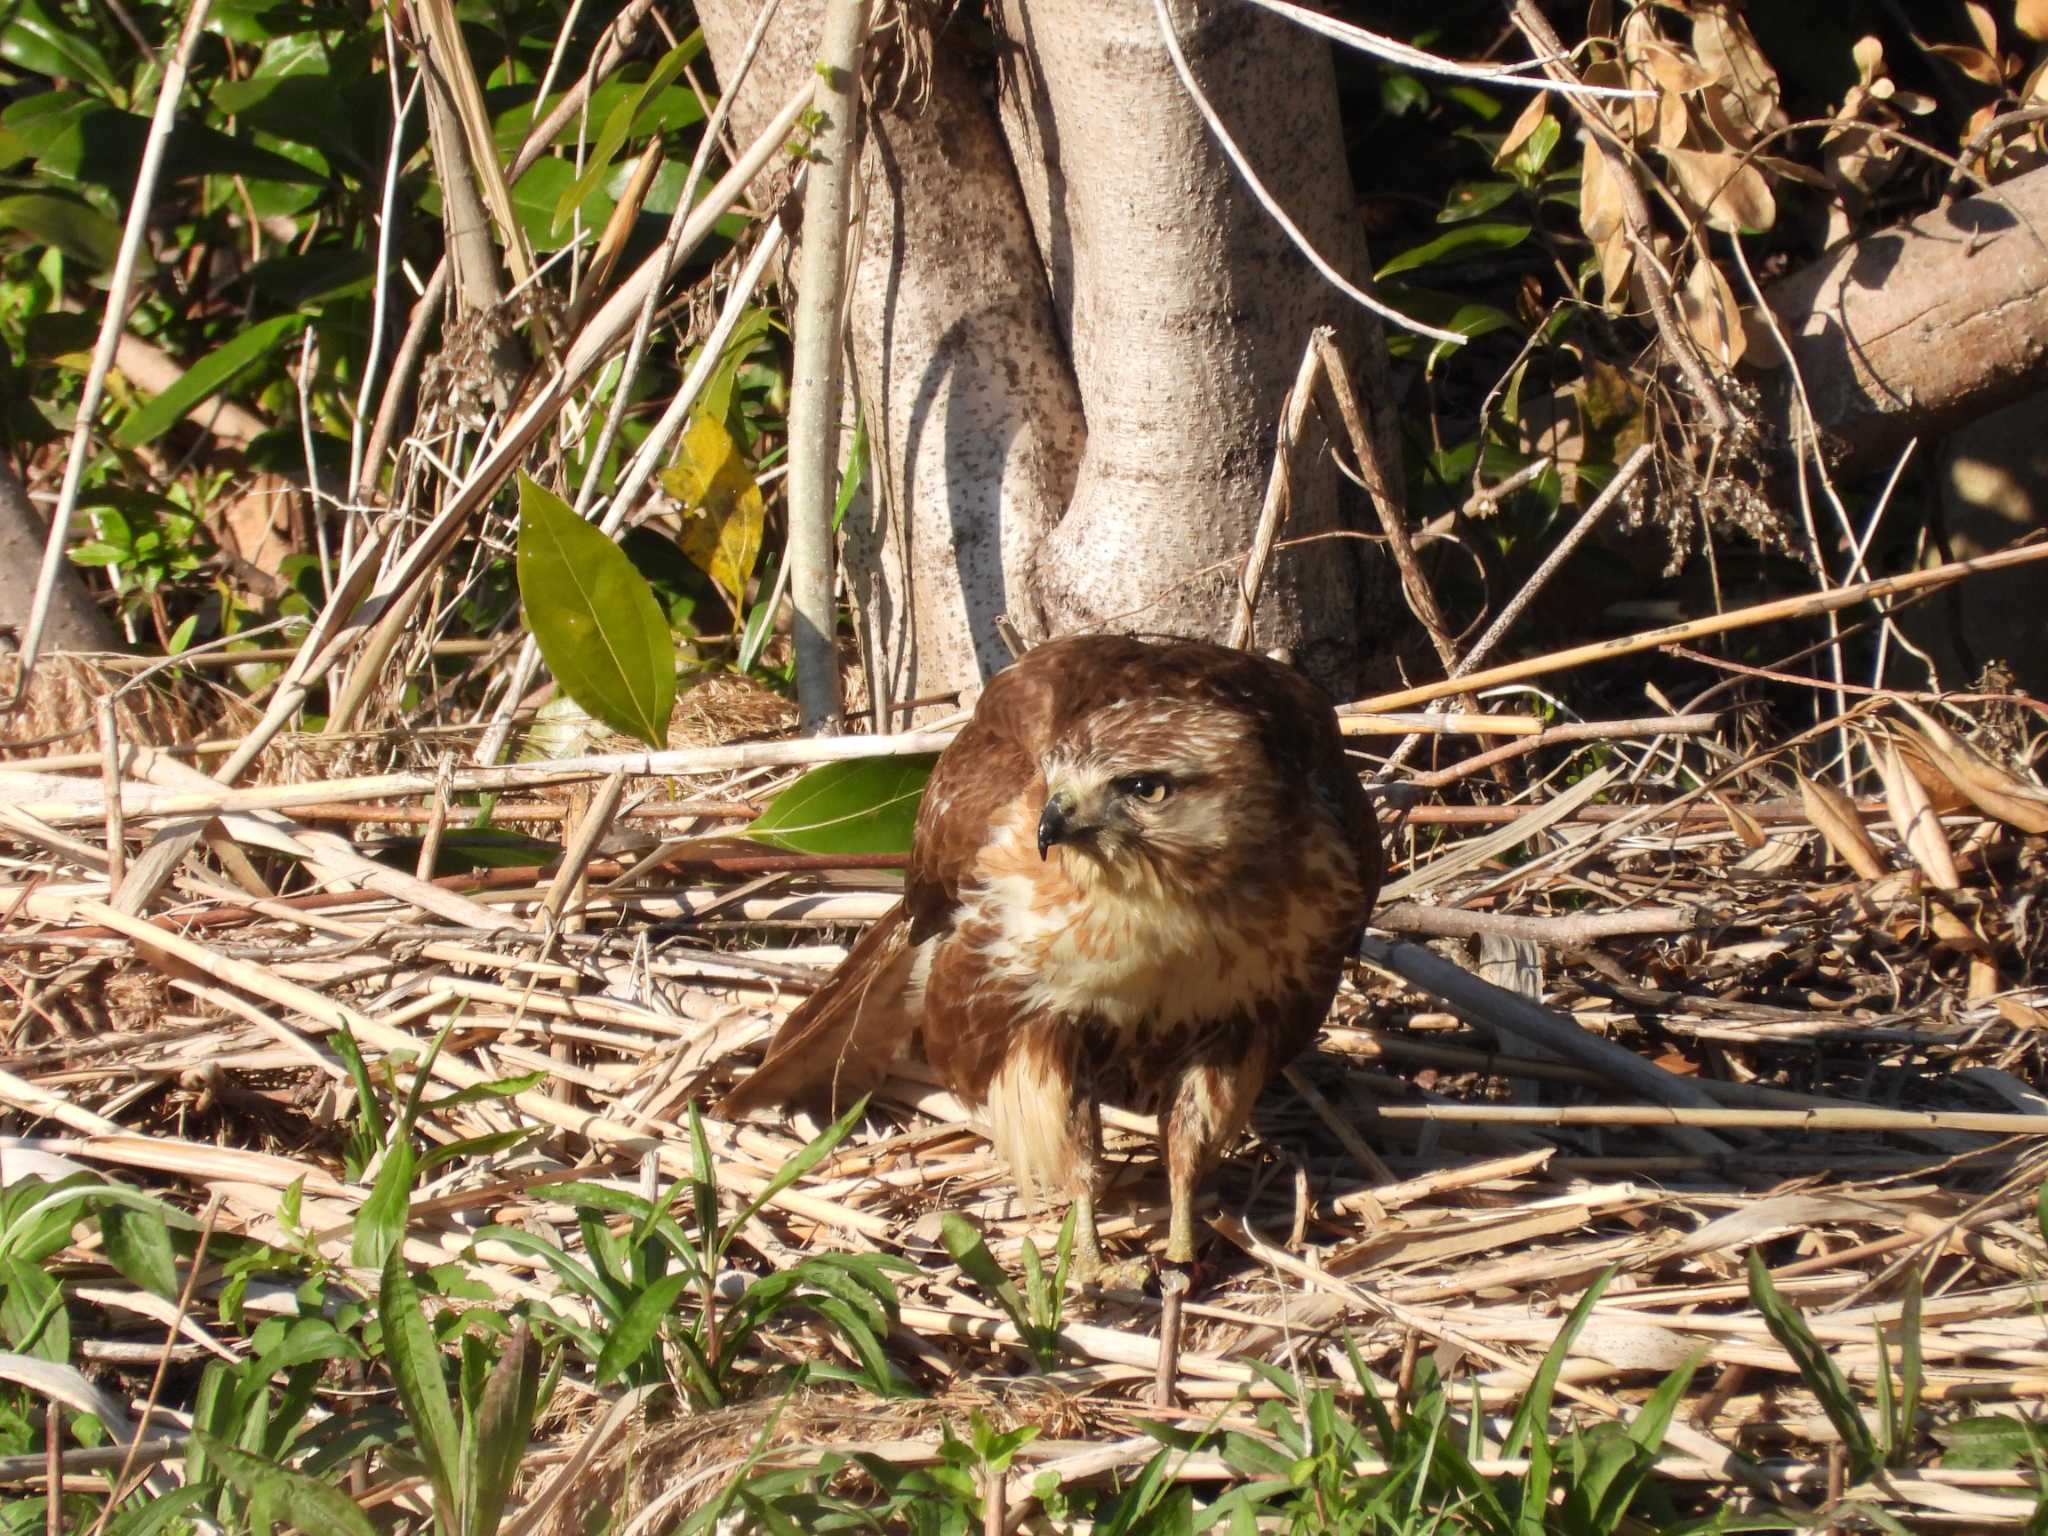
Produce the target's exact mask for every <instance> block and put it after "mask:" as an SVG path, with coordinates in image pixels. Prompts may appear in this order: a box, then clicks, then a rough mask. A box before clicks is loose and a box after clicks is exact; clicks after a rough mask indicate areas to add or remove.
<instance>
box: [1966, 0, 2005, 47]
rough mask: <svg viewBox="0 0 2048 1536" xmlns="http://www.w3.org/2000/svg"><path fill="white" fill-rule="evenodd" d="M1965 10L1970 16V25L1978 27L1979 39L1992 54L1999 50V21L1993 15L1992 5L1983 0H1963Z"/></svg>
mask: <svg viewBox="0 0 2048 1536" xmlns="http://www.w3.org/2000/svg"><path fill="white" fill-rule="evenodd" d="M1963 12H1964V14H1965V15H1967V16H1968V17H1969V18H1970V25H1971V26H1973V27H1975V28H1976V29H1977V41H1978V42H1980V43H1982V44H1983V45H1984V51H1985V52H1986V53H1990V54H1996V53H1997V52H1998V23H1997V21H1996V20H1994V19H1993V17H1992V15H1991V7H1990V6H1988V5H1985V4H1983V3H1982V0H1963Z"/></svg>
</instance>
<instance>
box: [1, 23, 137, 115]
mask: <svg viewBox="0 0 2048 1536" xmlns="http://www.w3.org/2000/svg"><path fill="white" fill-rule="evenodd" d="M0 59H5V60H6V61H7V62H8V63H10V64H15V65H19V66H20V67H21V68H23V69H27V70H33V71H34V72H35V73H36V74H39V75H49V76H51V77H53V78H55V79H59V80H77V81H81V82H88V83H90V84H91V85H92V86H93V88H94V89H95V90H97V91H98V92H99V94H100V95H102V96H105V97H107V98H108V99H109V100H112V101H115V102H117V103H120V104H122V105H125V104H126V103H127V100H128V93H127V92H126V91H124V90H122V89H121V83H120V81H118V80H117V79H115V78H114V72H113V71H112V70H111V69H109V68H108V67H107V59H106V55H105V54H103V53H101V52H100V51H99V49H97V48H95V47H94V46H93V45H92V44H91V43H90V42H88V41H87V40H86V39H85V38H83V37H81V36H79V33H78V28H77V27H75V26H73V25H71V24H70V23H69V22H66V21H62V20H59V19H58V18H57V17H54V16H52V15H51V14H50V13H49V12H48V11H47V10H45V9H44V8H43V6H42V4H41V3H40V0H12V3H11V4H10V5H9V6H8V7H7V23H6V25H5V26H0Z"/></svg>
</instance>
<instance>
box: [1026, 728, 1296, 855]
mask: <svg viewBox="0 0 2048 1536" xmlns="http://www.w3.org/2000/svg"><path fill="white" fill-rule="evenodd" d="M1039 771H1040V773H1041V775H1042V776H1043V778H1044V780H1045V791H1046V793H1045V808H1044V810H1043V811H1041V812H1040V814H1039V818H1038V853H1039V857H1040V858H1041V859H1050V858H1051V857H1052V853H1053V849H1054V848H1055V847H1058V848H1060V849H1062V850H1064V853H1063V855H1062V857H1063V859H1064V862H1065V864H1066V868H1067V870H1068V872H1069V873H1070V874H1071V875H1072V876H1073V877H1074V878H1076V879H1077V880H1079V881H1081V882H1083V883H1094V882H1096V881H1103V882H1106V883H1108V884H1111V885H1127V884H1131V883H1135V882H1144V883H1153V882H1159V883H1162V884H1165V883H1170V884H1173V885H1177V886H1180V887H1182V888H1201V887H1209V886H1212V885H1215V884H1219V883H1221V882H1223V881H1226V880H1228V879H1230V878H1231V877H1232V876H1234V875H1235V873H1236V872H1237V868H1238V865H1239V863H1240V861H1241V860H1242V858H1243V857H1244V856H1245V855H1246V854H1247V853H1251V852H1254V851H1263V850H1264V849H1265V847H1266V846H1267V842H1266V840H1267V839H1268V838H1269V837H1270V836H1271V835H1272V834H1273V833H1274V832H1275V831H1277V828H1278V824H1279V815H1278V799H1277V790H1278V785H1277V784H1276V782H1275V776H1274V774H1273V771H1272V768H1271V765H1270V764H1269V763H1268V761H1267V756H1266V752H1265V750H1264V747H1263V745H1262V744H1261V742H1260V741H1259V739H1258V736H1257V733H1256V731H1255V729H1254V727H1253V722H1252V721H1251V720H1249V719H1248V718H1247V717H1246V716H1245V715H1243V714H1241V713H1240V712H1238V711H1236V710H1233V709H1230V708H1228V707H1227V706H1225V705H1221V704H1218V703H1212V702H1208V701H1200V700H1194V701H1190V700H1165V699H1127V700H1121V701H1119V702H1117V703H1115V704H1112V705H1109V706H1107V707H1105V708H1102V709H1098V710H1094V711H1091V712H1090V713H1088V714H1086V715H1084V716H1083V717H1082V718H1081V719H1079V720H1078V721H1075V722H1074V723H1073V724H1072V725H1071V726H1070V727H1069V729H1068V730H1066V731H1065V732H1063V733H1062V734H1061V736H1060V738H1059V739H1058V740H1057V741H1055V742H1054V744H1053V746H1052V747H1051V749H1050V750H1049V751H1047V752H1046V754H1045V755H1044V757H1043V758H1042V759H1041V760H1040V763H1039Z"/></svg>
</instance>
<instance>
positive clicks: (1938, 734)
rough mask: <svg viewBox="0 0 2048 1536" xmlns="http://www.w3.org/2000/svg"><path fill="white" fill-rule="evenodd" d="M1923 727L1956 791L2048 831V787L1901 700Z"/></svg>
mask: <svg viewBox="0 0 2048 1536" xmlns="http://www.w3.org/2000/svg"><path fill="white" fill-rule="evenodd" d="M1899 707H1900V708H1901V709H1903V710H1905V711H1906V712H1907V713H1908V714H1910V715H1911V716H1912V717H1913V720H1914V723H1915V724H1917V725H1918V726H1919V727H1920V735H1921V739H1922V744H1923V750H1924V751H1925V753H1926V754H1927V756H1928V758H1929V760H1930V764H1931V765H1932V766H1933V767H1935V768H1937V769H1938V770H1939V771H1940V773H1941V774H1942V775H1943V776H1944V777H1945V778H1947V780H1948V781H1949V783H1950V784H1951V785H1952V786H1953V787H1954V789H1955V791H1956V792H1957V794H1959V795H1960V796H1961V797H1962V798H1963V799H1965V800H1967V801H1968V802H1969V803H1970V804H1971V805H1973V806H1975V807H1976V808H1977V809H1978V810H1980V811H1982V812H1983V813H1984V814H1985V815H1986V816H1991V817H1995V818H1996V819H1997V820H1999V821H2002V822H2004V823H2005V824H2006V825H2007V826H2010V827H2017V828H2018V829H2019V830H2020V831H2022V832H2031V833H2042V832H2048V790H2042V789H2040V788H2038V787H2036V786H2035V785H2032V784H2029V783H2028V782H2027V781H2026V780H2025V779H2022V778H2020V777H2019V776H2018V775H2017V774H2015V773H2012V772H2010V771H2008V770H2007V769H2005V768H2002V767H2000V766H1999V765H1998V764H1997V763H1994V762H1993V761H1992V760H1991V759H1990V758H1988V757H1986V756H1985V755H1984V754H1983V753H1982V752H1979V751H1978V750H1977V749H1976V748H1975V747H1973V746H1971V745H1970V744H1969V743H1968V742H1967V741H1964V740H1963V739H1962V738H1961V737H1959V736H1957V735H1956V734H1955V733H1954V732H1953V731H1951V730H1949V728H1948V727H1947V726H1945V725H1943V724H1942V723H1941V722H1940V721H1939V720H1937V719H1935V718H1934V717H1933V716H1932V715H1930V714H1928V713H1927V711H1925V710H1923V709H1917V708H1915V707H1914V706H1913V705H1911V704H1909V703H1906V702H1905V701H1904V700H1901V701H1900V704H1899Z"/></svg>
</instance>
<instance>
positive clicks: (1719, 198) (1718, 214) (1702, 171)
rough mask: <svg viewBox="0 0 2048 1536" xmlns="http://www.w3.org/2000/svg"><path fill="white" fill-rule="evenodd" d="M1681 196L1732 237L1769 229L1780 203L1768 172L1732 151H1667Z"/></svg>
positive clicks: (1707, 219) (1681, 198)
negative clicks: (1767, 176)
mask: <svg viewBox="0 0 2048 1536" xmlns="http://www.w3.org/2000/svg"><path fill="white" fill-rule="evenodd" d="M1664 159H1665V162H1666V163H1667V164H1668V165H1669V166H1670V167H1671V170H1672V174H1673V175H1674V176H1676V177H1677V179H1678V188H1677V191H1678V195H1679V198H1680V200H1681V201H1683V202H1684V203H1685V205H1686V206H1687V207H1688V208H1691V209H1693V210H1695V211H1696V212H1698V213H1699V214H1700V216H1701V217H1702V218H1704V219H1705V220H1706V221H1707V222H1708V223H1709V224H1711V225H1712V226H1713V227H1714V228H1715V229H1719V230H1725V231H1727V232H1729V233H1731V234H1734V233H1738V232H1740V231H1743V230H1759V229H1769V228H1770V227H1771V225H1772V224H1774V223H1775V222H1776V221H1777V217H1778V202H1777V199H1776V198H1774V197H1773V196H1772V195H1771V184H1770V182H1769V181H1768V180H1767V179H1766V178H1765V176H1764V173H1763V172H1762V171H1760V170H1758V169H1757V168H1756V167H1755V166H1754V165H1751V164H1750V163H1749V162H1747V161H1746V160H1744V159H1743V158H1742V156H1740V155H1738V154H1735V153H1734V152H1733V151H1731V150H1726V149H1719V150H1707V149H1667V150H1665V151H1664Z"/></svg>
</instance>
